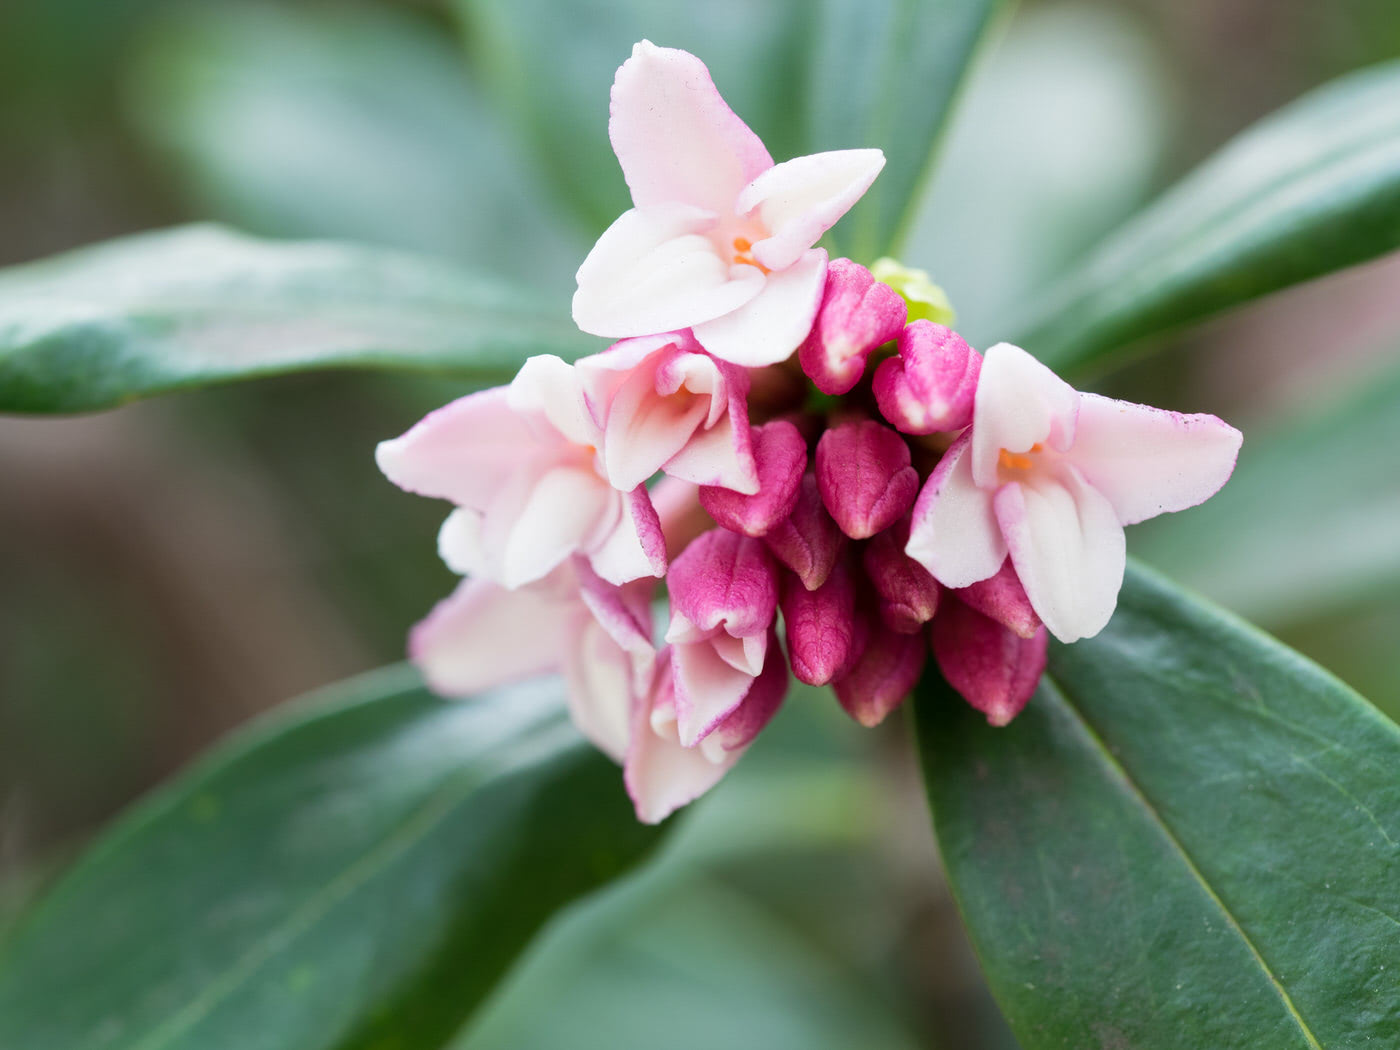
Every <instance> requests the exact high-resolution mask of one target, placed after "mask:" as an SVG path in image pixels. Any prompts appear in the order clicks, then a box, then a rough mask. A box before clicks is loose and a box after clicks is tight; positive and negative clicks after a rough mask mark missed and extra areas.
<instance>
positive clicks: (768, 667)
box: [701, 632, 788, 757]
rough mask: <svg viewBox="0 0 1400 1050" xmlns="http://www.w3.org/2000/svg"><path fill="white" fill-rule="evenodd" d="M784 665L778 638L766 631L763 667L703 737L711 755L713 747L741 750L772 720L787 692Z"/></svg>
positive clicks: (728, 750)
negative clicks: (736, 702) (738, 701)
mask: <svg viewBox="0 0 1400 1050" xmlns="http://www.w3.org/2000/svg"><path fill="white" fill-rule="evenodd" d="M787 689H788V668H787V661H785V660H784V659H783V650H782V649H781V648H780V647H779V646H778V639H777V637H776V636H775V635H774V634H773V633H771V632H770V633H769V636H768V643H767V653H766V654H765V657H764V660H763V670H762V672H761V673H760V674H759V676H758V677H757V678H755V679H754V682H753V685H752V686H750V687H749V691H748V692H747V693H746V694H744V700H743V703H741V704H740V705H739V706H738V707H736V708H735V709H734V710H733V712H731V713H730V715H729V717H728V718H726V719H725V720H724V721H723V722H721V723H720V724H719V726H718V727H717V728H716V729H715V731H714V732H713V733H711V734H710V735H709V736H707V737H705V739H704V741H702V743H701V746H702V747H704V748H706V750H707V751H709V752H710V753H711V755H712V757H713V755H714V751H715V748H716V747H718V748H719V749H721V750H722V751H724V752H733V751H736V750H742V749H743V748H746V747H748V746H749V744H750V743H752V741H753V738H754V737H756V736H758V734H759V732H760V731H762V729H763V727H764V726H766V725H767V724H768V723H769V722H771V721H772V720H773V716H774V715H775V714H777V713H778V708H779V707H780V706H782V702H783V698H784V697H785V696H786V695H787Z"/></svg>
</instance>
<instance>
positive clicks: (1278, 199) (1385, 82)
mask: <svg viewBox="0 0 1400 1050" xmlns="http://www.w3.org/2000/svg"><path fill="white" fill-rule="evenodd" d="M1397 247H1400V62H1392V63H1388V64H1386V65H1382V66H1376V67H1373V68H1371V69H1366V70H1362V71H1361V72H1359V73H1353V74H1351V75H1349V76H1346V77H1342V78H1341V79H1339V80H1336V81H1333V82H1332V83H1330V84H1328V85H1326V86H1324V87H1322V88H1319V89H1318V90H1317V91H1314V92H1313V93H1311V94H1309V95H1306V96H1304V97H1303V98H1301V99H1299V100H1298V101H1297V102H1295V103H1293V104H1292V105H1290V106H1287V107H1285V108H1284V109H1282V110H1280V111H1279V112H1278V113H1276V114H1274V115H1273V116H1271V117H1268V118H1267V119H1265V120H1264V121H1262V122H1261V123H1259V124H1258V125H1257V126H1256V127H1254V128H1252V129H1250V130H1249V131H1247V132H1245V133H1244V134H1243V135H1241V136H1240V137H1239V138H1237V139H1236V140H1234V141H1233V142H1231V143H1230V144H1229V145H1227V146H1226V147H1225V148H1224V149H1223V150H1221V152H1220V153H1219V154H1218V155H1217V156H1215V157H1214V158H1213V159H1211V160H1210V161H1208V162H1207V163H1206V164H1204V165H1203V166H1202V167H1201V168H1200V169H1199V170H1197V171H1196V172H1195V173H1194V174H1192V175H1190V176H1189V177H1188V178H1186V179H1185V180H1184V181H1183V182H1181V183H1180V184H1179V185H1178V186H1176V187H1175V188H1174V189H1172V190H1171V191H1169V192H1168V193H1167V194H1166V195H1165V196H1163V197H1162V198H1161V199H1160V200H1158V201H1157V203H1156V204H1154V205H1151V206H1150V207H1148V209H1147V210H1146V211H1144V212H1143V213H1142V214H1141V215H1140V216H1139V217H1138V218H1136V219H1134V220H1132V221H1131V222H1129V223H1128V224H1127V225H1126V226H1125V227H1124V228H1123V229H1122V230H1120V231H1119V232H1118V233H1116V234H1113V235H1112V236H1110V237H1109V238H1108V239H1107V240H1106V241H1105V242H1104V243H1103V245H1101V246H1100V247H1099V248H1098V249H1096V250H1095V251H1094V252H1092V253H1091V254H1090V256H1089V258H1088V260H1087V261H1086V262H1085V263H1084V264H1083V265H1082V266H1081V267H1080V268H1078V269H1077V270H1075V271H1074V272H1073V273H1071V275H1070V276H1069V277H1068V278H1067V279H1066V280H1065V281H1064V282H1063V283H1062V284H1060V285H1059V286H1057V287H1054V288H1052V289H1051V290H1050V292H1049V293H1048V294H1047V295H1046V297H1045V298H1044V299H1043V300H1041V301H1040V303H1039V305H1038V306H1036V307H1034V308H1033V309H1032V311H1031V313H1030V316H1029V318H1028V319H1027V320H1026V321H1025V322H1024V323H1022V324H1020V325H1019V326H1013V327H1012V330H1013V331H1015V332H1016V333H1017V341H1018V342H1020V343H1021V344H1022V345H1023V346H1025V347H1026V349H1028V350H1030V351H1031V352H1033V353H1034V354H1036V355H1037V356H1038V357H1040V358H1042V359H1043V360H1045V361H1046V362H1047V363H1049V364H1050V365H1052V366H1053V367H1055V368H1057V369H1062V370H1064V369H1070V368H1079V367H1083V366H1085V365H1087V364H1090V363H1094V362H1100V361H1102V360H1103V359H1105V358H1106V357H1107V356H1108V355H1109V354H1110V353H1111V352H1112V351H1115V350H1117V349H1119V348H1121V347H1123V346H1125V345H1127V344H1129V343H1131V342H1133V341H1134V340H1136V339H1139V338H1142V337H1144V336H1149V335H1153V334H1155V333H1158V332H1163V331H1166V330H1169V329H1172V328H1176V327H1179V326H1181V325H1184V324H1188V323H1190V322H1192V321H1197V320H1200V319H1201V318H1204V317H1207V316H1209V315H1211V314H1213V313H1216V312H1218V311H1220V310H1224V309H1227V308H1228V307H1231V306H1236V305H1238V304H1240V303H1243V302H1247V301H1248V300H1250V299H1254V298H1257V297H1259V296H1262V295H1267V294H1269V293H1270V292H1275V291H1278V290H1279V289H1281V288H1286V287H1288V286H1289V285H1292V284H1297V283H1298V282H1300V281H1306V280H1309V279H1310V278H1313V277H1319V276H1321V275H1323V274H1325V273H1329V272H1331V271H1333V270H1339V269H1341V268H1342V267H1345V266H1350V265H1352V264H1354V263H1359V262H1362V261H1364V260H1366V259H1370V258H1373V257H1374V256H1377V255H1381V254H1383V253H1385V252H1388V251H1392V250H1394V249H1395V248H1397Z"/></svg>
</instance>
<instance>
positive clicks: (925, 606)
mask: <svg viewBox="0 0 1400 1050" xmlns="http://www.w3.org/2000/svg"><path fill="white" fill-rule="evenodd" d="M908 542H909V520H908V519H907V518H905V519H903V520H901V521H897V522H895V523H894V524H893V525H891V526H890V527H889V528H888V529H886V530H885V531H884V532H881V533H877V534H876V535H875V536H874V537H872V538H871V540H870V542H869V543H867V544H866V546H865V553H864V561H865V574H866V576H867V578H868V579H869V580H870V583H871V585H872V586H873V587H874V588H875V592H876V594H877V595H878V596H879V609H880V619H881V620H883V621H884V623H885V626H886V627H888V628H889V629H890V630H892V631H898V632H899V633H900V634H914V633H915V632H917V631H918V630H919V628H920V627H922V626H923V625H924V624H926V623H928V622H929V621H930V620H932V619H933V614H934V613H935V612H936V611H937V609H938V581H937V580H935V579H934V578H933V577H932V576H930V575H929V571H928V570H927V569H925V568H924V567H923V566H922V565H920V564H919V563H918V562H916V561H915V560H914V559H913V558H911V557H909V555H907V554H905V553H904V545H905V544H906V543H908Z"/></svg>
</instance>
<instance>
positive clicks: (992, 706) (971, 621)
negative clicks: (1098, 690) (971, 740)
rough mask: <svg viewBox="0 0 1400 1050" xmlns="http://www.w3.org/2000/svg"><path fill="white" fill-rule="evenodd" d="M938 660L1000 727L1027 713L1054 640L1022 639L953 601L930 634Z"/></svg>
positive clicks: (1042, 634) (1039, 635) (1042, 636)
mask: <svg viewBox="0 0 1400 1050" xmlns="http://www.w3.org/2000/svg"><path fill="white" fill-rule="evenodd" d="M930 636H931V640H932V643H933V655H934V659H936V660H937V661H938V667H939V670H941V671H942V672H943V677H944V678H946V679H947V680H948V684H949V685H951V686H952V687H953V688H954V689H956V690H957V691H958V693H960V694H961V695H962V698H963V699H964V700H966V701H967V702H968V703H969V704H971V705H972V706H973V707H975V708H977V710H979V711H981V712H982V713H983V714H985V715H986V716H987V721H988V722H990V723H991V724H992V725H994V726H1004V725H1006V724H1007V723H1008V722H1010V721H1011V720H1012V719H1013V718H1015V717H1016V716H1017V715H1018V714H1020V713H1021V709H1022V708H1023V707H1025V706H1026V702H1027V701H1028V700H1030V698H1031V694H1032V693H1034V692H1035V687H1036V685H1037V684H1038V683H1039V682H1040V674H1041V672H1042V671H1044V670H1045V649H1046V644H1047V642H1048V641H1049V637H1050V636H1049V634H1048V633H1047V632H1046V630H1045V628H1044V627H1042V628H1040V629H1039V630H1037V631H1036V632H1035V633H1034V634H1033V635H1031V637H1029V638H1022V637H1021V636H1020V635H1018V634H1016V633H1015V632H1014V631H1012V630H1010V629H1009V628H1007V627H1004V626H1003V625H1001V624H1000V623H998V622H997V621H996V620H993V619H992V618H991V617H989V616H984V615H982V613H980V612H978V611H977V610H976V609H974V608H972V607H971V606H970V605H964V604H963V603H962V602H960V601H947V602H944V603H943V608H942V609H940V610H939V611H938V615H937V616H936V617H934V621H933V628H932V630H931V631H930Z"/></svg>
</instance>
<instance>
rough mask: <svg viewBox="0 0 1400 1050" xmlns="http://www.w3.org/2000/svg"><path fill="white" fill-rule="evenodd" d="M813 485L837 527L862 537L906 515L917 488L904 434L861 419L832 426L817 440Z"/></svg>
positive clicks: (916, 474)
mask: <svg viewBox="0 0 1400 1050" xmlns="http://www.w3.org/2000/svg"><path fill="white" fill-rule="evenodd" d="M817 488H818V490H819V491H820V492H821V496H822V503H823V504H825V505H826V509H827V510H828V511H830V512H831V516H832V517H833V518H835V519H836V524H837V525H839V526H841V531H842V532H844V533H845V534H846V535H847V536H849V537H851V539H853V540H863V539H868V538H869V537H871V536H873V535H875V534H876V533H877V532H881V531H882V530H884V529H887V528H889V526H891V525H893V524H894V523H895V522H896V521H898V520H899V519H900V518H902V517H904V515H905V513H907V512H908V510H909V508H910V507H912V506H913V505H914V497H915V496H917V495H918V494H919V475H918V473H917V472H916V471H915V470H914V468H913V467H912V466H910V459H909V446H908V445H906V444H905V443H904V439H903V438H901V437H900V436H899V435H898V434H896V433H895V432H894V431H893V430H891V429H890V428H889V427H887V426H885V425H883V424H881V423H877V422H875V421H874V420H873V419H864V420H861V421H859V422H856V423H843V424H841V425H840V426H838V427H834V428H833V429H831V430H828V431H827V432H826V433H825V434H823V435H822V437H821V440H820V441H818V442H817Z"/></svg>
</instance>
